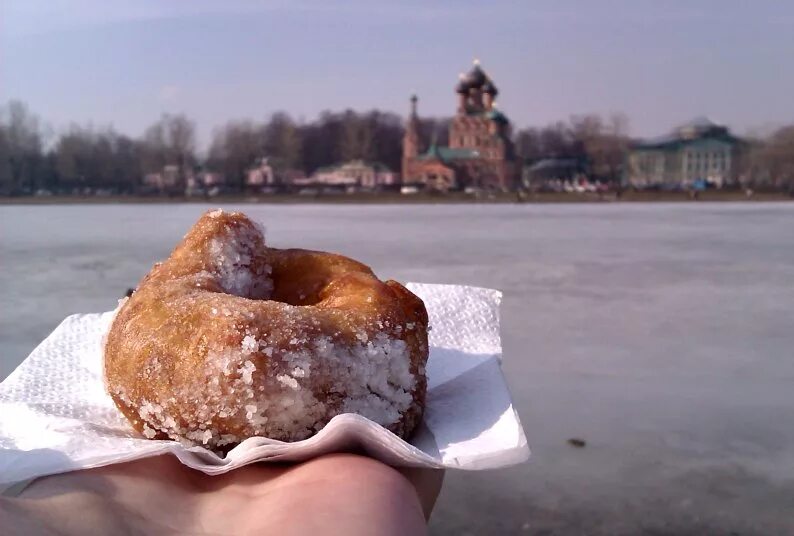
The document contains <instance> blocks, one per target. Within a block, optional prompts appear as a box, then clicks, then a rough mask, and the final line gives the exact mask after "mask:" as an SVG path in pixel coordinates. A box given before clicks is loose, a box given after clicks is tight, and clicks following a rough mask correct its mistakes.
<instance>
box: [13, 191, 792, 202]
mask: <svg viewBox="0 0 794 536" xmlns="http://www.w3.org/2000/svg"><path fill="white" fill-rule="evenodd" d="M737 201H747V202H776V201H777V202H779V201H794V197H792V196H791V195H789V194H788V193H786V192H756V193H753V195H752V196H748V195H746V194H745V193H744V192H742V191H725V190H721V191H719V190H713V191H704V192H699V193H698V196H697V198H693V197H692V195H691V194H690V193H689V192H658V191H626V192H623V193H622V194H621V195H617V194H616V193H615V192H608V193H604V194H597V193H590V192H587V193H566V192H542V193H534V194H523V195H519V194H516V193H494V194H481V195H472V194H466V193H462V192H455V193H449V194H431V193H418V194H409V195H402V194H399V193H394V192H388V193H355V194H322V195H299V194H268V195H264V194H260V195H223V196H215V197H185V196H179V197H166V196H163V197H154V196H135V195H123V196H122V195H117V196H27V197H0V205H69V204H116V203H118V204H141V203H153V204H155V203H202V204H205V203H208V202H213V203H219V204H226V203H267V204H279V205H281V204H317V203H329V204H460V203H653V202H664V203H694V202H737Z"/></svg>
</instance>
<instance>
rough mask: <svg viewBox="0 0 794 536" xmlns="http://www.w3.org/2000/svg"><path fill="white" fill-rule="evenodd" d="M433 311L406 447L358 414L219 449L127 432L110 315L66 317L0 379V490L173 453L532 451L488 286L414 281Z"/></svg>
mask: <svg viewBox="0 0 794 536" xmlns="http://www.w3.org/2000/svg"><path fill="white" fill-rule="evenodd" d="M408 287H409V288H410V289H411V290H412V291H413V292H414V293H416V294H417V295H418V296H419V297H421V298H422V299H423V300H424V302H425V305H426V306H427V310H428V313H429V315H430V325H431V326H432V331H431V332H430V347H431V348H430V359H429V361H428V365H427V374H428V390H427V407H426V411H425V415H424V421H423V423H422V424H421V425H420V427H419V429H418V430H417V432H416V433H415V434H414V437H413V438H412V440H411V442H410V443H407V442H405V441H403V440H401V439H399V438H398V437H397V436H395V435H394V434H392V433H391V432H389V431H388V430H386V429H385V428H383V427H381V426H380V425H378V424H376V423H374V422H372V421H370V420H368V419H366V418H364V417H360V416H358V415H353V414H344V415H339V416H337V417H335V418H334V419H333V420H332V421H331V422H330V423H329V424H328V425H327V426H326V427H325V428H323V429H322V430H321V431H320V432H319V433H318V434H317V435H315V436H314V437H311V438H309V439H306V440H304V441H298V442H295V443H284V442H281V441H275V440H271V439H266V438H261V437H256V438H249V439H247V440H245V441H243V442H242V443H241V444H240V445H238V446H237V447H235V448H234V449H232V450H231V451H230V452H229V453H228V454H227V455H226V456H225V457H223V458H222V457H220V456H218V455H217V454H215V453H213V452H211V451H209V450H206V449H204V448H203V447H191V448H187V447H184V446H182V445H181V444H179V443H177V442H175V441H152V440H149V439H145V438H143V437H141V436H140V435H139V434H138V433H137V432H135V431H134V430H133V429H132V428H131V427H130V426H129V424H128V423H127V421H126V420H125V419H124V417H123V416H122V415H121V413H119V411H118V410H117V409H116V407H115V406H114V405H113V402H112V400H111V399H110V397H109V396H108V395H107V394H106V393H105V390H104V387H103V384H102V351H101V341H102V336H103V335H104V333H105V332H106V331H107V329H108V326H109V323H110V319H111V317H112V314H113V313H112V312H108V313H101V314H82V315H73V316H70V317H68V318H66V319H65V320H64V321H63V322H62V323H61V325H60V326H58V327H57V328H56V329H55V331H53V332H52V334H50V336H49V337H47V338H46V339H45V340H44V341H43V342H42V343H41V344H40V345H39V346H38V347H37V348H36V349H35V350H34V351H33V353H31V354H30V356H28V358H27V359H26V360H25V361H24V362H23V363H22V364H21V365H20V366H19V367H18V368H17V369H16V370H15V371H14V372H13V373H11V375H10V376H9V377H8V378H6V380H5V381H4V382H3V383H2V384H0V489H3V488H6V487H8V486H9V485H11V484H13V483H14V482H18V481H22V480H27V479H30V478H34V477H38V476H43V475H49V474H55V473H63V472H66V471H72V470H76V469H84V468H90V467H99V466H102V465H108V464H112V463H120V462H124V461H129V460H134V459H138V458H144V457H147V456H155V455H158V454H162V453H165V452H172V453H173V454H175V455H176V456H177V457H178V458H179V460H180V461H181V462H182V463H184V464H185V465H187V466H189V467H192V468H194V469H198V470H199V471H203V472H204V473H207V474H210V475H215V474H220V473H225V472H227V471H230V470H232V469H234V468H237V467H241V466H243V465H246V464H249V463H252V462H257V461H300V460H307V459H310V458H314V457H316V456H319V455H321V454H325V453H329V452H340V451H349V450H359V451H360V450H363V451H364V452H366V453H367V454H368V455H370V456H372V457H373V458H377V459H379V460H381V461H383V462H385V463H388V464H391V465H394V466H410V467H448V468H457V469H490V468H495V467H503V466H506V465H511V464H516V463H520V462H522V461H525V460H526V459H527V458H528V457H529V448H528V447H527V441H526V437H525V436H524V430H523V429H522V428H521V422H520V421H519V419H518V415H517V413H516V411H515V409H514V408H513V405H512V402H511V400H510V393H509V392H508V390H507V385H506V384H505V381H504V377H503V376H502V371H501V367H500V359H501V353H502V348H501V343H500V340H499V301H500V299H501V293H500V292H499V291H496V290H491V289H484V288H474V287H463V286H453V285H425V284H415V283H411V284H409V285H408Z"/></svg>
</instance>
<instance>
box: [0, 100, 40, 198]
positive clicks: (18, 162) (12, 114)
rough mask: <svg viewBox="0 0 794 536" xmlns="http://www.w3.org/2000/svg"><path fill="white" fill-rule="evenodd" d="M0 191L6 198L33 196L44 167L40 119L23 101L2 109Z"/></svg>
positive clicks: (0, 115)
mask: <svg viewBox="0 0 794 536" xmlns="http://www.w3.org/2000/svg"><path fill="white" fill-rule="evenodd" d="M0 129H1V130H2V135H1V136H0V137H1V138H2V140H0V179H1V180H2V181H3V182H2V183H0V190H2V191H3V192H4V193H6V194H12V195H13V194H20V193H32V192H33V191H34V190H35V189H36V188H37V187H38V186H39V184H38V180H37V179H39V176H40V171H41V169H40V167H41V164H42V160H43V157H42V153H41V146H42V140H41V129H40V126H39V119H38V117H37V116H35V115H34V114H32V113H31V112H30V111H29V110H28V108H27V106H26V105H25V104H23V103H22V102H20V101H11V102H9V103H8V104H7V105H6V106H5V107H3V108H2V109H0Z"/></svg>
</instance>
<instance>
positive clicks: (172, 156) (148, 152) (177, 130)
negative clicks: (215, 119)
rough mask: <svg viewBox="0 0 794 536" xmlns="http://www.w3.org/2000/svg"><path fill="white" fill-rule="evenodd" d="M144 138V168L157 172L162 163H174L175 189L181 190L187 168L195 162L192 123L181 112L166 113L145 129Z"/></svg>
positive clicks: (183, 187) (165, 164)
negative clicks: (176, 178)
mask: <svg viewBox="0 0 794 536" xmlns="http://www.w3.org/2000/svg"><path fill="white" fill-rule="evenodd" d="M143 141H144V149H145V157H144V164H143V169H144V170H145V171H148V172H160V171H162V170H163V167H164V166H167V165H173V166H176V167H177V177H178V184H177V185H175V190H176V191H184V189H185V182H186V179H187V173H188V170H189V169H190V168H191V167H192V166H193V165H194V164H195V162H196V154H195V149H196V126H195V123H193V121H191V120H190V119H188V118H187V117H186V116H184V115H181V114H178V115H170V114H165V115H163V116H162V117H161V118H160V120H159V121H157V122H156V123H155V124H153V125H152V126H150V127H149V128H147V129H146V132H145V133H144V136H143Z"/></svg>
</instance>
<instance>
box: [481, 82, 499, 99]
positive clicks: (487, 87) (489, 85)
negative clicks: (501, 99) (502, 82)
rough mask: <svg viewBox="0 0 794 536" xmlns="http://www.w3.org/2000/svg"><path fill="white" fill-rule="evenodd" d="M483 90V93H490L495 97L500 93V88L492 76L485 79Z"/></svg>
mask: <svg viewBox="0 0 794 536" xmlns="http://www.w3.org/2000/svg"><path fill="white" fill-rule="evenodd" d="M482 91H483V93H488V94H490V95H493V96H494V97H495V96H496V95H498V94H499V90H498V89H496V86H495V85H494V83H493V80H491V79H490V78H488V79H487V80H485V83H484V84H483V85H482Z"/></svg>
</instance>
